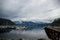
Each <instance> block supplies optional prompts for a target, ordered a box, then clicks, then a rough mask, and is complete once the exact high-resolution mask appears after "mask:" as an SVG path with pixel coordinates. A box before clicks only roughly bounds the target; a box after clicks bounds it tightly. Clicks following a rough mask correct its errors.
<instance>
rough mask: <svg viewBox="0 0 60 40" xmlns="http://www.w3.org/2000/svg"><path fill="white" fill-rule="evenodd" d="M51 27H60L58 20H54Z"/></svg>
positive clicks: (59, 19)
mask: <svg viewBox="0 0 60 40" xmlns="http://www.w3.org/2000/svg"><path fill="white" fill-rule="evenodd" d="M51 25H52V26H60V18H58V19H55V20H54V21H53V22H52V24H51Z"/></svg>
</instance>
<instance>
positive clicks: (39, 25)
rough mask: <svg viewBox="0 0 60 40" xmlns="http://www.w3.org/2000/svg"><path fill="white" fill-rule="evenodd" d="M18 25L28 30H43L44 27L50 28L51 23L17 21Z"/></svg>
mask: <svg viewBox="0 0 60 40" xmlns="http://www.w3.org/2000/svg"><path fill="white" fill-rule="evenodd" d="M15 23H16V25H20V26H26V27H28V29H35V28H36V29H37V28H42V27H44V26H48V25H49V24H50V23H44V22H32V21H28V22H27V21H22V22H19V21H15Z"/></svg>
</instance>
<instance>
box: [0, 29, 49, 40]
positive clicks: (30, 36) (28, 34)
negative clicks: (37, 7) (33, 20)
mask: <svg viewBox="0 0 60 40" xmlns="http://www.w3.org/2000/svg"><path fill="white" fill-rule="evenodd" d="M0 38H9V39H19V38H23V39H24V40H37V39H40V38H45V39H46V40H49V39H48V37H47V35H46V33H45V31H44V30H40V29H38V30H36V29H35V30H29V31H22V30H13V31H11V32H9V33H2V34H1V33H0Z"/></svg>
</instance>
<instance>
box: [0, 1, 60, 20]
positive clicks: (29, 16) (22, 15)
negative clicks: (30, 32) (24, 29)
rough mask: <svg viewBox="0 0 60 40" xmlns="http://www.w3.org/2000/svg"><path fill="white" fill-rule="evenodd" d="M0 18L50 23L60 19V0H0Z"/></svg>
mask: <svg viewBox="0 0 60 40" xmlns="http://www.w3.org/2000/svg"><path fill="white" fill-rule="evenodd" d="M0 17H3V18H8V19H11V20H13V21H16V20H19V21H20V20H24V21H30V20H35V21H42V20H45V21H50V20H53V19H55V18H59V17H60V0H0Z"/></svg>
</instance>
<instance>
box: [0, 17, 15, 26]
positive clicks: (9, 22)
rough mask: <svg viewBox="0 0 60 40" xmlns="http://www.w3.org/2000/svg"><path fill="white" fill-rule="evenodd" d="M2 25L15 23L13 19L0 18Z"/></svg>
mask: <svg viewBox="0 0 60 40" xmlns="http://www.w3.org/2000/svg"><path fill="white" fill-rule="evenodd" d="M0 25H15V23H14V22H12V21H11V20H8V19H3V18H0Z"/></svg>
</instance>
